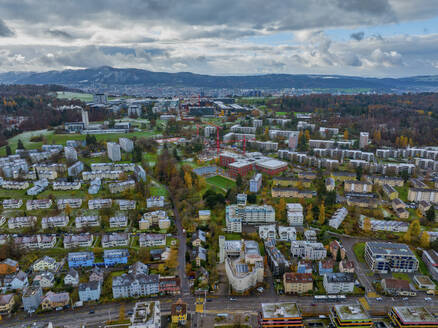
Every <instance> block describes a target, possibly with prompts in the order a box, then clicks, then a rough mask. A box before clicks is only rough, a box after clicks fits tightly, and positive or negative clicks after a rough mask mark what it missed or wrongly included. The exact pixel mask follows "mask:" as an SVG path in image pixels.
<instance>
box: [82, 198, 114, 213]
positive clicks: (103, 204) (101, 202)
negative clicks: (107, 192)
mask: <svg viewBox="0 0 438 328" xmlns="http://www.w3.org/2000/svg"><path fill="white" fill-rule="evenodd" d="M112 204H113V201H112V199H109V198H106V199H90V200H89V201H88V208H89V209H90V210H99V209H101V208H110V207H111V206H112Z"/></svg>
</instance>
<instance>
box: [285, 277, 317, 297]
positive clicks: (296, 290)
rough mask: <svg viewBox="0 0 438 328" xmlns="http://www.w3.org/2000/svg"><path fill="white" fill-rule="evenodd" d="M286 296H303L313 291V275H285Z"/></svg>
mask: <svg viewBox="0 0 438 328" xmlns="http://www.w3.org/2000/svg"><path fill="white" fill-rule="evenodd" d="M283 286H284V292H285V294H303V293H307V292H311V291H312V290H313V278H312V274H311V273H296V272H286V273H285V274H284V275H283Z"/></svg>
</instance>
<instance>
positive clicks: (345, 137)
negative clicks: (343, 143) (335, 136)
mask: <svg viewBox="0 0 438 328" xmlns="http://www.w3.org/2000/svg"><path fill="white" fill-rule="evenodd" d="M344 140H348V130H347V129H345V131H344Z"/></svg>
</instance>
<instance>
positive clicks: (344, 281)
mask: <svg viewBox="0 0 438 328" xmlns="http://www.w3.org/2000/svg"><path fill="white" fill-rule="evenodd" d="M355 280H356V279H355V277H354V274H353V273H343V272H339V273H326V274H324V278H323V285H324V288H325V291H326V292H327V294H348V293H352V292H353V290H354V282H355Z"/></svg>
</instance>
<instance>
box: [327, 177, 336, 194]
mask: <svg viewBox="0 0 438 328" xmlns="http://www.w3.org/2000/svg"><path fill="white" fill-rule="evenodd" d="M335 186H336V184H335V179H333V178H332V177H328V178H327V179H325V189H326V190H327V191H333V190H335Z"/></svg>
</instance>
